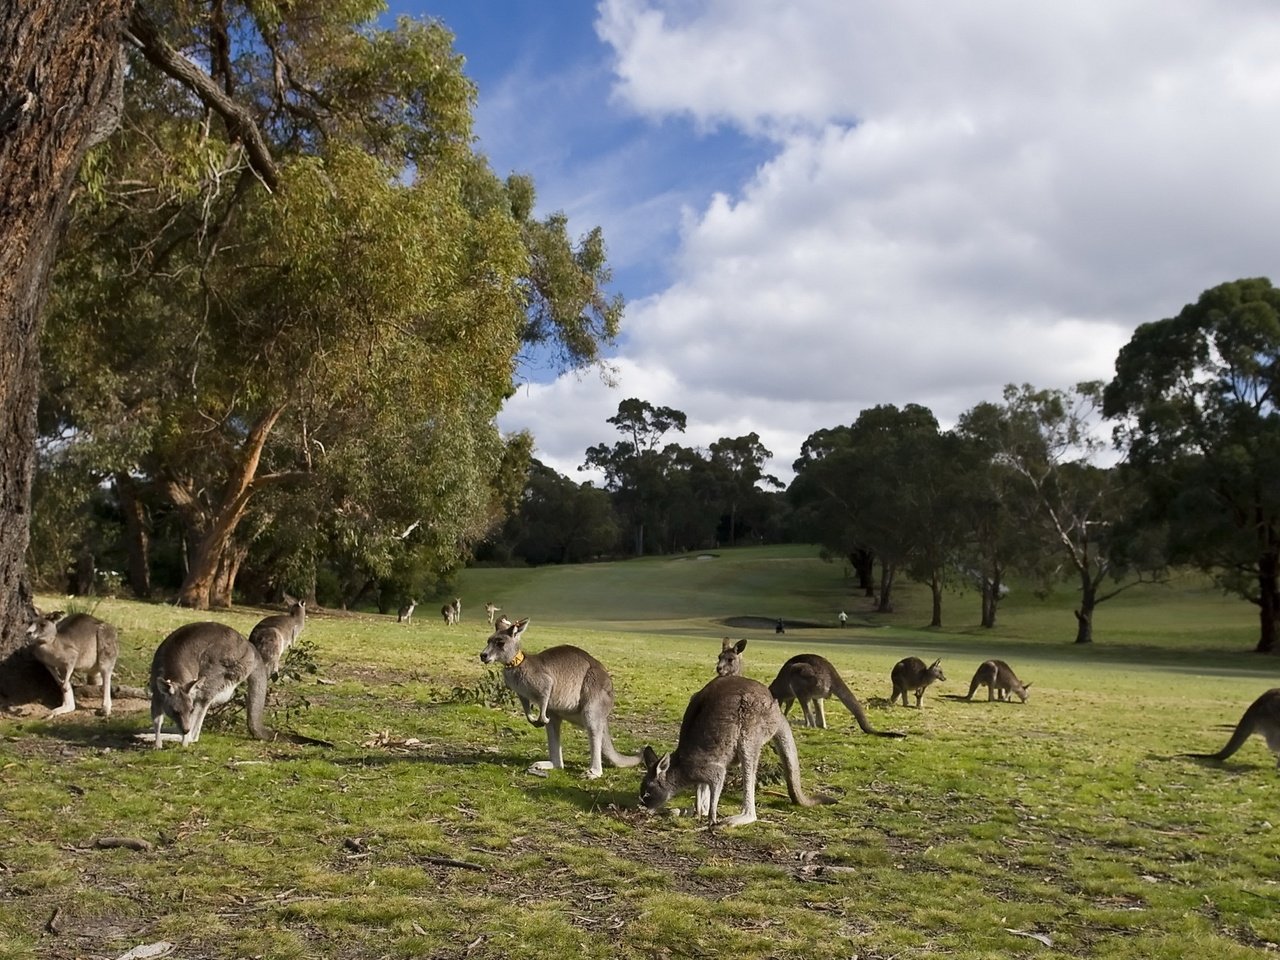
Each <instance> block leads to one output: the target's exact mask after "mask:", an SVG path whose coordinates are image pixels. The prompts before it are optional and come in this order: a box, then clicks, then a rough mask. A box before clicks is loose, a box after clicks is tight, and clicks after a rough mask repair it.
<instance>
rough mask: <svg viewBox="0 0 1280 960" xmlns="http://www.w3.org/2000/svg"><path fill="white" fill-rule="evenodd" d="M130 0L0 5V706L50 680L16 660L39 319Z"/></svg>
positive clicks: (22, 620) (117, 67)
mask: <svg viewBox="0 0 1280 960" xmlns="http://www.w3.org/2000/svg"><path fill="white" fill-rule="evenodd" d="M132 5H133V4H132V0H59V2H56V3H53V2H45V3H32V2H31V0H0V699H8V700H27V699H32V698H34V697H37V696H43V695H44V694H45V693H46V692H47V691H48V690H49V689H51V688H52V681H51V680H50V679H49V678H48V675H47V673H46V672H45V671H44V670H43V669H39V668H37V667H36V666H35V664H34V663H33V662H32V661H31V660H30V659H29V658H28V657H26V656H25V655H24V654H23V651H22V648H23V647H24V645H25V642H26V636H25V633H26V625H27V622H28V620H29V618H30V616H31V613H32V610H33V606H32V595H31V586H30V583H29V582H28V579H27V573H26V566H25V555H26V551H27V543H28V539H29V534H30V526H29V524H30V510H31V475H32V468H33V464H34V462H35V439H36V416H35V414H36V398H37V394H38V392H39V376H40V357H39V335H40V318H41V313H42V311H43V309H44V303H45V299H46V297H47V295H48V288H49V272H50V270H51V269H52V267H53V261H54V256H55V254H56V252H57V246H58V239H59V237H60V235H61V231H62V226H63V223H64V221H65V215H66V209H67V203H68V200H69V198H70V196H71V189H72V186H73V185H74V183H75V178H76V173H77V171H79V169H80V164H81V162H82V161H83V160H84V156H85V153H86V152H87V151H88V150H89V148H90V147H92V146H93V145H94V144H95V143H98V142H100V141H101V140H103V139H104V138H105V137H106V136H107V135H108V134H109V133H110V132H111V130H113V129H115V127H116V125H117V123H118V122H119V112H120V111H119V108H120V93H121V90H122V87H121V85H122V83H123V81H124V72H123V64H122V60H121V58H120V31H121V28H122V26H123V24H124V21H125V18H126V17H127V16H128V14H129V12H130V9H131V7H132Z"/></svg>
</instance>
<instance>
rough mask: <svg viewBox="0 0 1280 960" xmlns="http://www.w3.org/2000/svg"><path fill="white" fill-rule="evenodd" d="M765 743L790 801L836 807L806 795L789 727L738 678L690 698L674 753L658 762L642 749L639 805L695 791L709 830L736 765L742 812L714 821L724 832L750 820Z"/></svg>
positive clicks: (756, 687) (768, 699)
mask: <svg viewBox="0 0 1280 960" xmlns="http://www.w3.org/2000/svg"><path fill="white" fill-rule="evenodd" d="M766 743H768V744H770V745H771V746H772V747H773V749H774V750H775V751H776V752H777V754H778V758H779V759H780V760H781V761H782V773H783V776H784V777H785V778H786V781H787V793H788V794H789V795H790V797H791V802H792V803H796V804H799V805H800V806H802V807H812V806H816V805H818V804H820V803H832V802H834V801H832V800H831V799H830V798H828V797H809V796H806V795H805V793H804V790H803V789H802V788H801V786H800V762H799V759H798V757H797V756H796V742H795V738H794V736H793V735H792V733H791V725H790V724H789V723H787V719H786V717H784V716H783V715H782V711H781V710H779V709H778V704H777V703H776V702H775V701H774V698H773V696H772V695H771V694H770V693H769V690H768V689H767V688H766V687H765V686H764V684H762V683H758V682H756V681H755V680H750V679H748V678H746V677H736V676H720V677H716V678H715V679H713V680H712V681H711V682H710V683H708V684H707V685H706V686H705V687H703V688H702V689H701V690H699V691H698V692H697V693H695V694H694V695H693V697H692V698H691V699H690V700H689V706H688V707H687V708H686V709H685V711H684V719H683V720H681V721H680V739H679V741H678V742H677V743H676V748H675V750H674V751H672V752H671V753H668V754H666V755H665V756H663V757H662V758H659V757H658V755H657V754H656V753H655V752H654V750H653V747H650V746H646V747H645V748H644V750H643V751H642V752H641V755H642V756H643V758H644V765H645V773H644V779H643V780H642V781H641V784H640V802H641V803H642V804H644V806H645V807H647V808H648V809H650V810H656V809H658V808H659V807H661V806H662V805H663V804H665V803H666V802H667V801H668V800H670V799H671V798H672V797H673V796H674V795H675V794H676V793H677V792H679V791H680V790H682V789H686V788H688V787H693V788H694V790H695V797H696V799H695V804H696V806H695V808H694V812H695V814H696V815H697V816H706V817H707V820H708V822H709V823H711V824H712V825H714V824H715V823H717V808H718V807H719V805H720V793H721V791H722V790H723V789H724V781H725V777H726V775H727V774H728V771H729V765H730V764H731V763H733V762H734V761H735V760H737V761H738V762H739V763H741V764H742V786H743V798H742V812H741V813H738V814H734V815H733V816H731V817H726V818H725V819H724V820H722V821H719V822H720V823H723V824H724V825H725V826H726V827H737V826H742V825H743V824H748V823H754V822H755V820H756V769H757V767H758V766H759V764H760V750H761V749H762V748H763V747H764V745H765V744H766Z"/></svg>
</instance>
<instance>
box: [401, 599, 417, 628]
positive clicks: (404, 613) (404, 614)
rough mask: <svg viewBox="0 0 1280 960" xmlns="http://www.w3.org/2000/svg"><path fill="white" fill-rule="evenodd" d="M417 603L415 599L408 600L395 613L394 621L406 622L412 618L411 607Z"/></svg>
mask: <svg viewBox="0 0 1280 960" xmlns="http://www.w3.org/2000/svg"><path fill="white" fill-rule="evenodd" d="M417 605H418V601H417V600H410V601H409V602H408V603H406V604H405V605H404V606H402V607H401V608H400V609H399V611H397V613H396V623H408V622H409V621H410V620H412V619H413V608H414V607H416V606H417Z"/></svg>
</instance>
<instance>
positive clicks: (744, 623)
mask: <svg viewBox="0 0 1280 960" xmlns="http://www.w3.org/2000/svg"><path fill="white" fill-rule="evenodd" d="M719 622H720V623H722V624H724V625H725V626H726V627H733V629H735V630H774V629H776V628H777V626H778V618H777V617H725V618H724V619H723V620H721V621H719ZM782 623H783V625H784V626H786V627H788V628H792V627H794V628H796V629H804V630H813V629H817V630H825V629H827V628H831V627H835V624H834V623H818V622H817V621H816V620H788V619H787V618H786V617H783V618H782Z"/></svg>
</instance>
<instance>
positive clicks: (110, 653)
mask: <svg viewBox="0 0 1280 960" xmlns="http://www.w3.org/2000/svg"><path fill="white" fill-rule="evenodd" d="M27 636H28V637H29V638H30V639H31V653H32V655H33V656H34V657H35V658H36V659H37V660H39V661H40V662H41V663H43V664H44V665H45V667H47V668H48V670H49V672H50V673H51V674H53V679H54V680H56V681H58V686H59V687H61V688H62V703H61V705H59V706H57V707H54V708H53V710H52V711H51V712H50V713H49V716H51V717H56V716H58V715H59V714H62V713H70V712H71V711H73V710H74V709H75V708H76V695H75V693H74V692H72V690H71V675H72V674H73V673H75V672H76V671H77V670H79V671H81V672H82V673H86V674H88V678H89V680H90V681H91V682H92V681H93V680H94V679H95V678H96V679H97V681H98V682H99V683H101V684H102V706H101V707H100V708H99V710H98V713H100V714H101V715H102V716H104V717H109V716H111V674H112V672H113V671H114V670H115V668H116V658H117V657H118V656H119V653H120V642H119V639H118V637H117V636H116V628H115V627H113V626H111V624H109V623H103V622H102V621H101V620H99V619H98V618H97V617H91V616H89V614H87V613H73V614H71V616H69V617H67V616H64V615H63V613H62V611H61V610H56V611H54V612H53V613H50V614H45V615H43V616H40V617H37V618H36V619H35V620H34V621H33V622H32V623H31V625H30V626H28V627H27Z"/></svg>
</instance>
